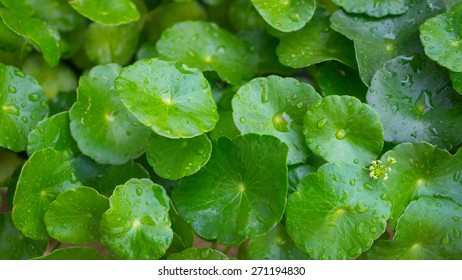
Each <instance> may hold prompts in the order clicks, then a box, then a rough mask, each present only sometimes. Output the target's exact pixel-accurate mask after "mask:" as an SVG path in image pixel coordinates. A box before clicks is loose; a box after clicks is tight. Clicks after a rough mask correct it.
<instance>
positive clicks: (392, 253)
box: [368, 197, 462, 260]
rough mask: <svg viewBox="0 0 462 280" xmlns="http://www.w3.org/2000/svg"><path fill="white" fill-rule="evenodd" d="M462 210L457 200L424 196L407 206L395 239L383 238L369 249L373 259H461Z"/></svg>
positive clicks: (400, 219)
mask: <svg viewBox="0 0 462 280" xmlns="http://www.w3.org/2000/svg"><path fill="white" fill-rule="evenodd" d="M461 231H462V209H461V206H460V205H459V204H457V203H455V202H454V201H452V200H450V199H446V198H440V197H421V198H419V199H418V200H414V201H412V202H411V203H409V205H408V206H407V207H406V209H405V210H404V213H403V214H402V215H401V217H400V218H399V220H398V224H397V226H396V235H395V237H394V239H393V240H392V241H379V242H378V243H377V244H374V246H373V247H372V249H371V251H369V252H368V257H369V258H370V259H380V260H384V259H393V260H446V259H454V260H460V259H461V258H462V253H461V252H462V239H461V238H460V237H461V234H460V233H461Z"/></svg>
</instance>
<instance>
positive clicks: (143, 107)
mask: <svg viewBox="0 0 462 280" xmlns="http://www.w3.org/2000/svg"><path fill="white" fill-rule="evenodd" d="M116 89H117V92H118V94H119V96H120V98H121V100H122V102H123V103H124V105H125V106H126V107H127V108H128V110H129V111H130V112H131V113H132V114H133V115H134V116H135V117H136V118H137V119H138V120H139V121H140V122H141V123H143V124H144V125H146V126H148V127H150V128H151V129H152V130H153V131H154V132H156V133H157V134H159V135H162V136H165V137H168V138H191V137H194V136H198V135H201V134H203V133H204V132H207V131H210V130H212V129H213V127H214V126H215V123H216V122H217V121H218V113H217V107H216V104H215V101H214V99H213V96H212V93H211V90H210V86H209V84H208V82H207V81H206V80H205V78H204V76H203V75H202V73H201V72H199V71H198V70H196V69H194V68H190V67H188V66H186V65H184V64H181V63H179V62H169V61H165V60H160V59H157V58H153V59H143V60H139V61H137V62H136V63H135V64H133V65H132V66H128V67H126V68H124V70H123V71H122V73H121V74H120V76H119V77H118V78H117V80H116ZM153 109H154V110H153Z"/></svg>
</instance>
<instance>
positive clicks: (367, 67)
mask: <svg viewBox="0 0 462 280" xmlns="http://www.w3.org/2000/svg"><path fill="white" fill-rule="evenodd" d="M430 2H431V3H430ZM444 9H445V6H444V3H443V2H442V0H411V1H410V4H409V10H408V11H407V12H406V13H405V14H403V15H401V16H395V17H385V18H380V19H371V18H368V17H364V16H360V15H351V14H347V13H345V12H343V11H342V10H337V11H336V12H335V13H334V14H333V15H332V16H331V18H330V21H331V27H332V28H333V29H334V30H336V31H338V32H340V33H342V34H343V35H345V36H347V37H348V38H350V39H351V40H353V41H354V45H355V51H356V60H357V61H358V68H359V74H360V76H361V79H362V80H363V82H364V83H365V84H366V85H369V84H370V82H371V79H372V76H373V75H374V73H375V72H376V71H377V70H379V69H380V68H381V67H382V65H383V64H384V63H385V62H387V61H388V60H390V59H392V58H394V57H396V56H398V55H411V54H413V53H416V52H421V50H422V47H421V45H420V44H419V33H418V28H419V26H420V25H421V24H422V23H423V22H424V21H425V20H426V19H428V18H431V17H433V16H435V15H437V14H439V13H441V12H443V11H444Z"/></svg>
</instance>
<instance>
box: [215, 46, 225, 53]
mask: <svg viewBox="0 0 462 280" xmlns="http://www.w3.org/2000/svg"><path fill="white" fill-rule="evenodd" d="M225 52H226V49H225V47H224V46H218V47H217V48H216V49H215V53H217V54H224V53H225Z"/></svg>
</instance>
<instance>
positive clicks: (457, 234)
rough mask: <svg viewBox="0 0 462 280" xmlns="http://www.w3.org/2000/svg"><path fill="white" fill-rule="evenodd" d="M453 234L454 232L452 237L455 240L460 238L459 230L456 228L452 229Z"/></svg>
mask: <svg viewBox="0 0 462 280" xmlns="http://www.w3.org/2000/svg"><path fill="white" fill-rule="evenodd" d="M453 232H454V237H455V238H457V239H459V238H460V231H459V229H458V228H454V230H453Z"/></svg>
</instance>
